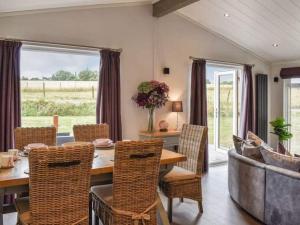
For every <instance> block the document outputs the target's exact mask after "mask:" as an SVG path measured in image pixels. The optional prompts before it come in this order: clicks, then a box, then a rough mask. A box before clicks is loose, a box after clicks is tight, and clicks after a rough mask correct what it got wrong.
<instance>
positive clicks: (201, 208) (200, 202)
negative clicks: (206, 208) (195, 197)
mask: <svg viewBox="0 0 300 225" xmlns="http://www.w3.org/2000/svg"><path fill="white" fill-rule="evenodd" d="M198 209H199V212H200V213H203V205H202V201H198Z"/></svg>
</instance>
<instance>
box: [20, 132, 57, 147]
mask: <svg viewBox="0 0 300 225" xmlns="http://www.w3.org/2000/svg"><path fill="white" fill-rule="evenodd" d="M32 143H43V144H45V145H48V146H55V145H56V128H55V127H17V128H16V129H15V148H16V149H19V150H23V149H24V147H25V146H27V145H28V144H32Z"/></svg>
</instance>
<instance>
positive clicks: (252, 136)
mask: <svg viewBox="0 0 300 225" xmlns="http://www.w3.org/2000/svg"><path fill="white" fill-rule="evenodd" d="M247 139H248V140H250V141H252V142H253V143H254V145H256V146H261V145H262V143H264V141H263V140H262V139H260V137H258V136H257V135H256V134H254V133H253V132H251V131H248V132H247Z"/></svg>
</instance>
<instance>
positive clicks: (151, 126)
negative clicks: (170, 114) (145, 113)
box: [148, 108, 154, 133]
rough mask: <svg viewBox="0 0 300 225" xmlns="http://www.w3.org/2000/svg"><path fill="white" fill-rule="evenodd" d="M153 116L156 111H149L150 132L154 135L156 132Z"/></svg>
mask: <svg viewBox="0 0 300 225" xmlns="http://www.w3.org/2000/svg"><path fill="white" fill-rule="evenodd" d="M153 114H154V109H153V108H151V109H149V118H148V132H149V133H152V132H153V131H154V125H153Z"/></svg>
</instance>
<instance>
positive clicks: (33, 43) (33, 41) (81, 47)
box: [0, 37, 123, 52]
mask: <svg viewBox="0 0 300 225" xmlns="http://www.w3.org/2000/svg"><path fill="white" fill-rule="evenodd" d="M0 40H4V41H20V42H22V43H24V44H29V45H30V44H31V45H43V46H47V47H60V48H73V49H83V50H105V49H107V50H111V51H115V52H122V51H123V49H122V48H120V49H113V48H104V47H95V46H88V45H75V44H65V43H59V42H47V41H36V40H24V39H23V40H20V39H14V38H1V37H0Z"/></svg>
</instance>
